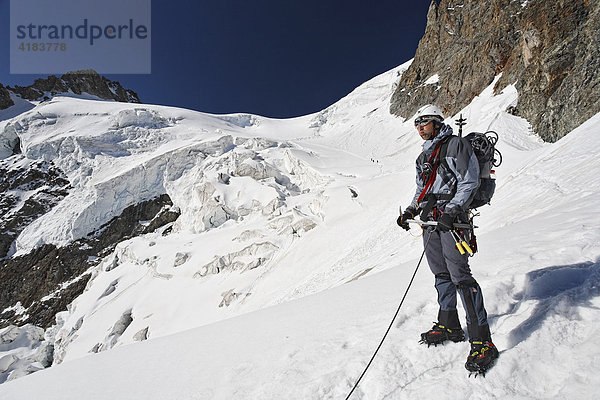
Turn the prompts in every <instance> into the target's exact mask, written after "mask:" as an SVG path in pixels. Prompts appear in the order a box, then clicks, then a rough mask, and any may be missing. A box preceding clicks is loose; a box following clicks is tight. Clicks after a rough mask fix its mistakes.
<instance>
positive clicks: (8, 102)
mask: <svg viewBox="0 0 600 400" xmlns="http://www.w3.org/2000/svg"><path fill="white" fill-rule="evenodd" d="M13 104H14V102H13V101H12V99H11V98H10V93H9V91H8V90H6V88H5V87H4V85H2V84H1V83H0V110H4V109H5V108H8V107H10V106H12V105H13Z"/></svg>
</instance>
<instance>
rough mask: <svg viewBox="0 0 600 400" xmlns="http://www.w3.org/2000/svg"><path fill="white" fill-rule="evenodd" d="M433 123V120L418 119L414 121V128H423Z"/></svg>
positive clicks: (426, 118)
mask: <svg viewBox="0 0 600 400" xmlns="http://www.w3.org/2000/svg"><path fill="white" fill-rule="evenodd" d="M433 121H435V120H434V119H433V118H428V117H419V118H417V119H415V126H425V125H427V124H428V123H430V122H433Z"/></svg>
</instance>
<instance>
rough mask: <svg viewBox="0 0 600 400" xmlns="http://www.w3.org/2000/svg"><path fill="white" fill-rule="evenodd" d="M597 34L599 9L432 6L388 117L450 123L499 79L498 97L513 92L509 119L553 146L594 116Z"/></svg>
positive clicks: (598, 106) (561, 3)
mask: <svg viewBox="0 0 600 400" xmlns="http://www.w3.org/2000/svg"><path fill="white" fill-rule="evenodd" d="M599 31H600V2H597V1H589V0H568V1H567V0H558V1H544V0H489V1H475V0H441V1H440V0H433V1H432V2H431V6H430V8H429V12H428V15H427V28H426V30H425V34H424V36H423V38H422V39H421V41H420V43H419V47H418V49H417V52H416V55H415V58H414V62H413V63H412V65H411V66H410V68H409V69H408V70H407V71H406V72H405V73H404V74H403V75H402V78H401V80H400V82H399V85H398V88H397V90H396V92H395V93H394V95H393V97H392V101H391V107H390V111H391V113H393V114H395V115H398V116H401V117H404V118H410V117H411V116H412V115H414V113H415V112H416V110H417V109H418V108H419V107H420V106H421V105H423V104H427V103H435V104H437V105H439V106H440V107H441V108H442V109H443V111H444V112H445V113H446V114H447V115H455V114H456V113H457V112H458V111H460V110H461V109H462V108H464V107H465V106H466V105H468V104H469V103H470V102H471V100H472V99H473V98H474V97H475V96H477V95H478V94H479V93H481V91H482V90H483V89H484V88H485V87H487V86H489V85H490V84H491V83H492V82H493V81H494V78H495V77H497V76H498V75H501V77H500V79H499V80H498V81H497V82H496V85H495V90H496V92H499V91H501V90H502V89H504V88H505V87H506V86H507V85H510V84H515V85H516V88H517V90H518V92H519V100H518V104H516V105H515V107H513V108H512V110H511V112H512V113H514V114H516V115H519V116H521V117H523V118H525V119H527V120H528V121H529V122H530V123H531V125H532V127H533V130H534V131H535V132H536V133H537V134H539V135H540V136H541V137H542V138H543V139H544V140H546V141H549V142H554V141H556V140H558V139H560V138H561V137H563V136H564V135H566V134H567V133H568V132H570V131H571V130H573V129H574V128H576V127H577V126H579V125H580V124H581V123H583V122H584V121H586V120H587V119H589V118H590V117H591V116H593V115H594V114H596V113H598V112H599V111H600V101H599V100H600V34H599V33H598V32H599ZM436 75H437V76H436Z"/></svg>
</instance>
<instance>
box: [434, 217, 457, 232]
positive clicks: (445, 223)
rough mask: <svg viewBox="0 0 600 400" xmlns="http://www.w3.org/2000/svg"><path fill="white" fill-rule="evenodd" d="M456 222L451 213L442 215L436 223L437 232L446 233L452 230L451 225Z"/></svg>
mask: <svg viewBox="0 0 600 400" xmlns="http://www.w3.org/2000/svg"><path fill="white" fill-rule="evenodd" d="M455 221H456V216H455V215H454V214H451V213H443V214H442V216H441V217H440V218H439V219H438V221H437V230H438V231H440V232H448V231H450V229H452V228H453V226H452V225H453V224H454V222H455Z"/></svg>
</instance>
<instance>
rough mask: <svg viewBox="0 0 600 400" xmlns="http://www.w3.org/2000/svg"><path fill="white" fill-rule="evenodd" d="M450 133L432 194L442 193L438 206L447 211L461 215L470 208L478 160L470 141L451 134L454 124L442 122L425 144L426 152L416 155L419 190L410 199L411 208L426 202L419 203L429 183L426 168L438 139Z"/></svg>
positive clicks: (476, 176)
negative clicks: (425, 174) (438, 129)
mask: <svg viewBox="0 0 600 400" xmlns="http://www.w3.org/2000/svg"><path fill="white" fill-rule="evenodd" d="M449 136H450V137H451V138H450V139H449V140H448V142H447V146H448V147H447V151H446V157H445V160H446V162H445V163H444V162H440V163H439V166H438V168H437V176H436V177H435V181H434V183H433V186H432V187H431V190H430V192H429V193H432V194H434V195H442V198H441V199H438V200H437V202H436V205H435V206H436V207H437V208H439V209H441V210H443V211H444V212H446V213H450V214H454V215H458V214H461V213H463V212H466V211H467V210H468V208H469V204H470V203H471V201H472V199H473V195H474V194H475V190H476V189H477V187H478V186H479V162H478V161H477V157H476V156H475V154H474V153H473V149H472V148H471V145H470V144H469V143H468V142H467V140H466V139H464V138H460V137H458V136H452V127H450V126H449V125H443V126H442V128H441V129H440V132H439V133H438V134H437V135H436V136H435V137H434V138H433V139H430V140H426V141H425V142H424V143H423V152H422V153H421V154H420V155H419V157H417V162H416V167H417V191H416V194H415V197H414V198H413V201H412V202H411V207H412V208H414V209H415V210H418V209H419V208H421V207H422V206H423V205H424V204H423V203H424V202H425V201H426V199H425V200H423V201H422V202H421V204H418V202H417V200H418V198H419V196H420V194H421V192H422V191H423V189H424V187H425V184H426V182H425V181H424V180H423V167H424V165H425V163H427V161H428V160H429V157H430V156H431V154H432V153H433V151H434V149H435V146H436V145H437V144H438V142H440V141H441V140H444V139H445V138H447V137H449ZM440 161H441V160H440Z"/></svg>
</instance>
